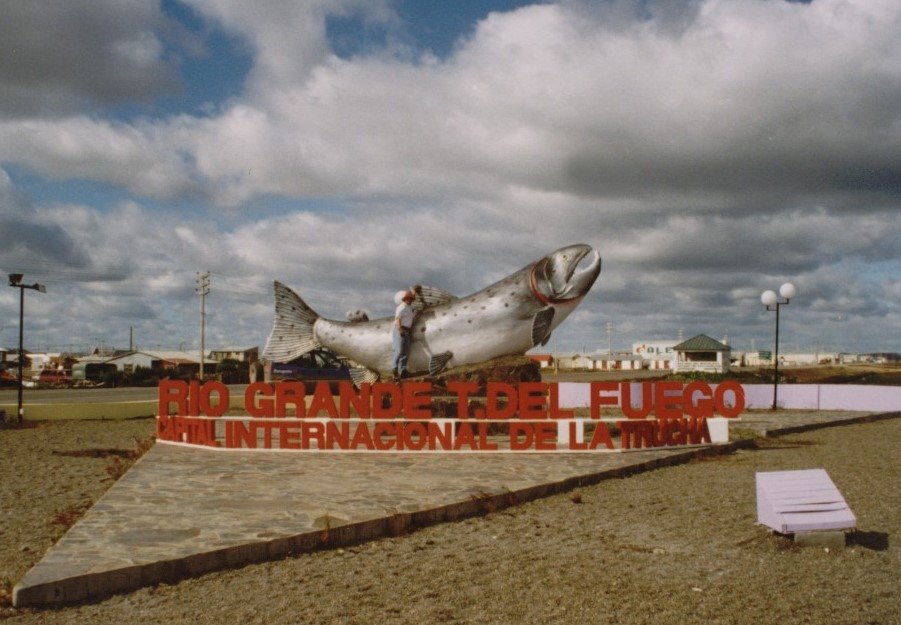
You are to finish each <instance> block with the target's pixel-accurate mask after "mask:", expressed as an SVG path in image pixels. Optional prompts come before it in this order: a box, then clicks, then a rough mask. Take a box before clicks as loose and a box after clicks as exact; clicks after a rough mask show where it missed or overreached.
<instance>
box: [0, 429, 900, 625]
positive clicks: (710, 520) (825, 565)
mask: <svg viewBox="0 0 901 625" xmlns="http://www.w3.org/2000/svg"><path fill="white" fill-rule="evenodd" d="M151 432H152V423H151V422H150V421H147V420H137V421H123V422H103V423H97V422H93V423H92V422H68V423H67V422H59V423H54V424H52V425H46V426H44V427H40V428H37V429H31V430H15V431H13V430H2V431H0V454H2V457H3V467H4V468H5V469H6V470H5V471H4V472H3V477H4V481H3V483H2V485H0V501H2V505H3V517H2V519H3V527H2V534H0V555H2V568H0V574H2V575H3V576H4V578H5V579H6V580H9V581H11V582H12V583H15V581H18V579H19V578H20V577H21V576H22V575H23V574H24V573H25V571H26V570H27V568H28V567H29V566H31V564H33V563H34V562H36V561H37V560H38V559H39V558H40V557H41V554H42V553H43V551H44V550H45V549H46V548H47V547H48V546H49V545H50V544H51V542H52V541H53V540H54V539H55V538H56V537H57V536H59V534H60V533H61V529H60V526H59V524H58V523H57V522H56V521H57V520H59V519H58V517H59V516H66V514H64V513H65V512H66V511H67V510H68V511H71V510H72V509H73V506H74V507H75V508H77V507H78V506H80V505H82V504H84V503H86V502H88V501H91V500H93V499H95V498H96V497H98V496H99V495H100V494H101V493H102V491H104V490H105V489H106V488H107V487H108V486H109V484H110V483H111V477H110V474H109V472H108V471H107V467H108V466H109V464H110V462H111V461H113V459H114V458H116V457H117V456H110V455H108V454H107V457H97V458H95V457H71V456H61V455H58V454H54V453H53V452H54V451H66V450H78V449H107V448H120V449H130V448H132V446H133V443H134V441H133V439H134V437H138V438H141V437H146V436H148V435H149V434H150V433H151ZM899 441H901V419H893V420H889V421H882V422H876V423H868V424H862V425H854V426H845V427H834V428H830V429H825V430H819V431H814V432H806V433H804V434H798V435H793V436H786V437H782V438H779V439H772V440H766V441H760V443H759V448H758V449H756V450H753V451H741V452H738V453H735V454H733V455H730V456H726V457H717V458H714V459H709V460H703V461H696V462H692V463H689V464H685V465H681V466H677V467H669V468H664V469H660V470H657V471H652V472H648V473H644V474H640V475H634V476H631V477H628V478H625V479H617V480H610V481H607V482H603V483H601V484H598V485H596V486H593V487H588V488H582V489H579V490H578V491H575V492H573V493H567V494H563V495H558V496H554V497H550V498H547V499H543V500H540V501H534V502H531V503H528V504H525V505H522V506H519V507H516V508H511V509H507V510H504V511H501V512H496V513H493V514H489V515H487V516H485V517H480V518H474V519H469V520H466V521H462V522H458V523H450V524H445V525H439V526H435V527H429V528H425V529H421V530H419V531H416V532H414V533H412V534H409V535H406V536H400V537H396V538H385V539H381V540H377V541H374V542H370V543H366V544H363V545H359V546H357V547H353V548H348V549H338V550H334V551H321V552H316V553H312V554H304V555H300V556H298V557H294V558H289V559H286V560H281V561H278V562H270V563H266V564H259V565H252V566H247V567H244V568H241V569H238V570H232V571H225V572H219V573H213V574H209V575H205V576H203V577H201V578H197V579H189V580H184V581H182V582H181V583H178V584H175V585H165V584H163V585H160V586H156V587H153V588H145V589H142V590H138V591H135V592H133V593H130V594H127V595H120V596H115V597H112V598H109V599H107V600H105V601H102V602H97V603H90V604H84V605H79V606H71V607H66V608H60V609H53V610H16V609H13V608H8V607H6V608H0V618H2V617H5V618H7V619H9V622H10V623H121V622H142V623H167V624H169V625H172V624H176V623H192V624H194V625H199V624H204V623H238V622H247V623H266V624H267V625H268V624H273V623H416V624H417V625H420V624H422V623H578V624H582V623H623V624H637V623H655V624H656V623H678V624H683V623H684V624H692V623H698V624H704V625H711V624H714V623H723V624H725V623H736V624H743V625H744V624H747V625H750V624H754V625H757V624H760V623H791V624H795V623H816V624H830V623H836V624H839V623H841V624H842V625H846V624H851V625H853V624H861V625H862V624H881V625H890V624H896V623H901V593H899V592H898V591H899V584H898V578H899V576H901V555H899V554H901V549H899V545H898V543H899V541H901V538H899V537H901V514H899V513H898V511H899V509H901V489H899V459H898V443H899ZM100 455H102V454H100ZM814 467H823V468H825V469H826V470H827V471H828V472H829V474H830V476H831V477H832V479H833V481H834V482H835V483H836V485H837V486H838V487H839V489H840V490H841V491H842V493H843V494H844V496H845V499H846V500H847V501H848V502H849V504H850V505H851V507H852V509H853V510H854V512H855V514H856V515H857V519H858V526H859V528H860V530H861V531H860V532H859V533H858V534H857V535H855V536H854V537H853V539H852V541H851V544H850V545H849V547H847V548H846V549H842V550H832V551H826V550H824V549H822V548H813V547H808V548H803V549H801V548H796V547H795V546H794V545H793V544H792V543H790V542H788V541H787V540H785V539H783V538H780V537H776V536H772V535H770V534H769V532H768V531H766V530H764V529H763V528H761V527H758V526H756V525H755V524H754V520H755V518H756V512H755V499H754V473H755V471H761V470H765V471H769V470H782V469H801V468H814Z"/></svg>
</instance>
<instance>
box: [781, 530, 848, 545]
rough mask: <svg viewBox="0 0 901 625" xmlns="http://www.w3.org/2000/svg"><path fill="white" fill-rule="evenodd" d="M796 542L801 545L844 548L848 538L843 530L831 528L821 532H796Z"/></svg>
mask: <svg viewBox="0 0 901 625" xmlns="http://www.w3.org/2000/svg"><path fill="white" fill-rule="evenodd" d="M794 542H795V544H796V545H798V546H799V547H820V548H824V549H844V548H845V544H846V543H847V540H846V537H845V532H844V531H843V530H829V531H820V532H795V534H794Z"/></svg>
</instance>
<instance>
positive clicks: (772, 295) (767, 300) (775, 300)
mask: <svg viewBox="0 0 901 625" xmlns="http://www.w3.org/2000/svg"><path fill="white" fill-rule="evenodd" d="M797 292H798V290H797V289H796V288H795V285H794V284H792V283H791V282H786V283H785V284H783V285H782V286H780V287H779V295H781V296H782V298H783V299H784V300H785V301H779V297H778V296H777V295H776V292H775V291H764V292H763V293H762V294H761V295H760V301H761V302H762V303H763V305H764V306H766V309H767V310H769V311H776V349H775V354H774V356H773V408H772V409H773V410H776V400H777V399H778V396H779V308H780V307H781V306H787V305H788V303H789V301H790V300H791V298H793V297H794V296H795V295H796V294H797Z"/></svg>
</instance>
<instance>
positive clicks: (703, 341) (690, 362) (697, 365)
mask: <svg viewBox="0 0 901 625" xmlns="http://www.w3.org/2000/svg"><path fill="white" fill-rule="evenodd" d="M673 351H674V352H675V353H676V358H675V360H674V361H673V364H674V366H673V370H674V371H676V372H686V371H703V372H708V373H726V372H727V371H729V359H730V354H731V351H732V349H731V348H730V347H729V346H728V345H726V344H725V343H720V342H719V341H717V340H716V339H712V338H710V337H709V336H707V335H706V334H699V335H697V336H693V337H692V338H690V339H688V340H687V341H683V342H682V343H679V344H678V345H676V346H675V347H673Z"/></svg>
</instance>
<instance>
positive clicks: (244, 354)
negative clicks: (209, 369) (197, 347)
mask: <svg viewBox="0 0 901 625" xmlns="http://www.w3.org/2000/svg"><path fill="white" fill-rule="evenodd" d="M210 358H212V359H213V360H219V361H222V360H237V361H238V362H247V363H253V362H256V361H258V360H259V359H260V348H259V347H223V348H221V349H214V350H211V351H210Z"/></svg>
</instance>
